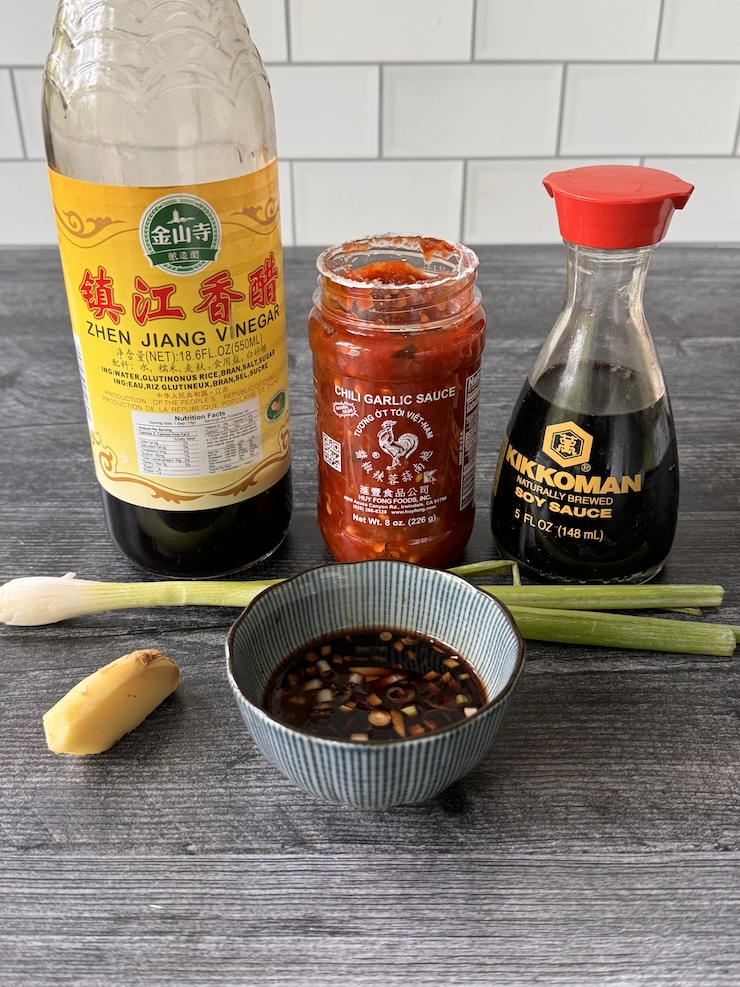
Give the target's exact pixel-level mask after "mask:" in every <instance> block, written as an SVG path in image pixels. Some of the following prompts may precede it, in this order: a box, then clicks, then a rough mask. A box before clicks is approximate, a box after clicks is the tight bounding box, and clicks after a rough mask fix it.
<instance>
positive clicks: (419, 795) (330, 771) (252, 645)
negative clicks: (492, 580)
mask: <svg viewBox="0 0 740 987" xmlns="http://www.w3.org/2000/svg"><path fill="white" fill-rule="evenodd" d="M374 627H377V628H384V627H387V628H389V629H396V630H404V631H407V632H409V633H410V632H416V633H417V634H423V635H427V636H429V637H433V638H436V639H437V640H439V641H442V642H443V643H445V644H447V645H448V646H449V647H450V648H452V649H453V650H454V651H456V652H458V654H460V655H462V657H463V658H465V659H466V661H467V662H468V663H469V664H471V665H472V666H473V669H474V670H475V671H476V672H477V674H478V677H479V678H480V679H481V681H482V682H483V685H484V686H485V689H486V694H487V697H488V702H487V703H486V704H485V706H483V707H482V708H481V709H480V710H479V711H478V712H477V713H475V714H474V715H473V716H470V717H468V718H467V719H465V720H462V721H461V722H459V723H456V724H454V725H452V726H449V727H445V728H443V729H440V730H439V731H437V732H436V733H433V734H428V735H426V736H423V737H418V738H411V739H403V740H398V741H384V742H375V743H373V742H372V741H370V742H366V743H362V742H356V741H349V740H348V741H343V740H335V739H330V738H323V737H317V736H315V735H312V734H309V733H307V732H304V731H301V730H298V729H295V728H293V727H290V726H286V725H285V724H283V723H280V722H278V720H276V719H274V718H273V717H272V716H270V715H269V714H268V713H266V712H265V710H264V709H263V701H264V697H265V692H266V689H267V686H268V683H269V681H270V679H271V677H272V674H273V672H274V671H275V669H276V668H277V667H278V666H279V665H280V664H282V662H283V661H284V660H285V659H286V658H288V656H289V655H291V654H293V653H295V652H296V651H298V650H299V649H300V648H302V647H304V646H307V645H309V644H311V643H312V642H315V641H316V640H317V639H319V638H324V637H326V636H327V635H332V634H335V633H337V632H341V633H348V632H352V631H355V630H361V629H368V628H374ZM226 658H227V670H228V678H229V684H230V686H231V690H232V692H233V694H234V697H235V699H236V702H237V705H238V707H239V712H240V713H241V715H242V718H243V720H244V722H245V724H246V726H247V729H248V730H249V732H250V734H251V735H252V737H253V738H254V741H255V743H256V744H257V747H258V748H259V749H260V750H261V751H262V753H263V754H264V755H265V757H266V758H267V759H268V760H269V761H271V762H272V763H273V764H274V765H275V767H277V768H278V769H279V770H280V771H282V772H283V774H285V775H286V776H287V777H288V778H290V779H291V781H293V782H294V783H295V784H296V785H298V786H299V787H300V788H302V789H304V790H305V791H307V792H309V793H310V794H311V795H314V796H316V797H317V798H319V799H326V800H328V801H332V802H341V803H345V804H347V805H353V806H357V807H359V808H363V809H385V808H388V807H389V806H393V805H399V804H410V803H414V802H421V801H424V800H425V799H429V798H431V797H432V796H434V795H437V794H438V793H439V792H441V791H443V790H444V789H445V788H447V787H448V785H451V784H452V782H454V781H456V780H457V779H458V778H461V777H462V776H463V775H465V774H467V773H468V772H470V771H471V770H472V769H473V768H474V767H475V766H476V764H478V762H479V761H480V760H481V758H483V757H484V756H485V754H486V753H487V752H488V750H489V749H490V747H491V745H492V744H493V741H494V738H495V736H496V734H497V732H498V730H499V727H500V726H501V723H502V721H503V719H504V716H505V714H506V711H507V709H508V707H509V703H510V701H511V698H512V695H513V693H514V688H515V686H516V683H517V680H518V678H519V675H520V673H521V671H522V667H523V664H524V642H523V641H522V638H521V635H520V633H519V631H518V629H517V627H516V624H515V623H514V620H513V618H512V617H511V614H510V613H509V611H508V610H507V609H506V608H505V607H504V606H503V605H502V604H501V603H499V602H498V601H497V600H495V599H494V598H493V597H492V596H489V595H488V594H487V593H484V592H483V591H482V590H479V589H477V588H476V587H474V586H473V585H471V584H470V583H468V582H466V581H465V580H464V579H461V578H460V577H459V576H455V575H453V574H452V573H449V572H443V571H440V570H436V569H426V568H423V567H421V566H416V565H411V564H409V563H405V562H393V561H386V560H376V561H371V562H350V563H343V564H330V565H324V566H318V567H317V568H314V569H309V570H307V571H306V572H303V573H301V574H300V575H298V576H294V577H292V578H290V579H286V580H285V581H284V582H282V583H278V584H277V585H275V586H272V587H270V588H269V589H267V590H265V591H264V592H263V593H262V594H260V596H258V597H257V598H256V599H255V600H254V602H252V603H251V604H250V605H249V606H248V607H247V609H246V610H245V611H244V612H243V613H242V614H241V616H240V617H239V618H238V619H237V620H236V621H235V623H234V624H233V626H232V627H231V630H230V631H229V635H228V638H227V641H226Z"/></svg>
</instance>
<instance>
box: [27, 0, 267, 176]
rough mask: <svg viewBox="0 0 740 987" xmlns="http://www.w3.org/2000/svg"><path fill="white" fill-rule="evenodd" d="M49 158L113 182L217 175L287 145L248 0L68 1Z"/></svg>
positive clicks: (54, 56) (53, 66)
mask: <svg viewBox="0 0 740 987" xmlns="http://www.w3.org/2000/svg"><path fill="white" fill-rule="evenodd" d="M44 129H45V137H46V145H47V157H48V160H49V163H50V164H51V166H52V167H54V168H56V170H58V171H60V172H61V173H63V174H67V175H71V176H72V177H76V178H81V179H84V180H88V181H98V182H103V183H105V182H108V183H111V184H122V185H126V184H153V185H158V184H170V183H172V184H177V183H178V182H179V181H183V182H193V181H213V180H218V179H221V178H228V177H234V176H235V175H237V174H240V173H245V172H249V171H252V170H256V168H259V167H262V166H263V165H264V164H265V163H266V162H267V161H269V160H271V159H272V158H274V157H275V155H276V140H275V124H274V114H273V108H272V99H271V95H270V87H269V82H268V78H267V74H266V71H265V68H264V65H263V64H262V60H261V58H260V56H259V53H258V51H257V49H256V47H255V45H254V44H253V42H252V40H251V37H250V35H249V31H248V28H247V26H246V23H245V21H244V18H243V15H242V13H241V8H240V7H239V4H238V3H237V0H189V2H188V3H185V2H182V3H173V2H172V0H167V2H162V0H160V2H154V3H151V2H149V3H145V4H143V3H131V2H130V0H128V2H124V0H105V2H103V3H98V4H86V3H82V2H81V0H63V2H62V3H61V4H60V7H59V12H58V16H57V22H56V26H55V31H54V38H53V42H52V48H51V51H50V53H49V56H48V59H47V62H46V67H45V78H44Z"/></svg>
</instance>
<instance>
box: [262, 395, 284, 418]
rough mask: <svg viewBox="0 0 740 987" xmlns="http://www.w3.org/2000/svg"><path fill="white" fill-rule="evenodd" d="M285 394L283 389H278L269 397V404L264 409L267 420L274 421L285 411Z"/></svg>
mask: <svg viewBox="0 0 740 987" xmlns="http://www.w3.org/2000/svg"><path fill="white" fill-rule="evenodd" d="M287 400H288V399H287V396H286V394H285V391H278V392H277V394H275V395H274V396H273V397H272V398H270V401H269V404H268V405H267V408H266V409H265V417H266V418H267V420H268V421H269V422H275V421H277V420H278V418H279V417H280V416H281V415H282V413H283V412H284V411H285V403H286V401H287Z"/></svg>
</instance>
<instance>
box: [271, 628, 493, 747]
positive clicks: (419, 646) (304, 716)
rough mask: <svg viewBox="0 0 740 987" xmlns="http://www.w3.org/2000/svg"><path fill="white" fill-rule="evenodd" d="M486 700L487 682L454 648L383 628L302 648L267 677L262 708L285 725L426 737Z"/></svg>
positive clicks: (330, 733)
mask: <svg viewBox="0 0 740 987" xmlns="http://www.w3.org/2000/svg"><path fill="white" fill-rule="evenodd" d="M485 702H486V691H485V688H484V686H483V683H482V682H481V681H480V680H479V678H478V676H477V675H476V674H475V672H474V671H473V669H472V667H471V666H470V665H469V664H468V663H467V662H466V661H465V659H464V658H463V657H461V656H460V655H459V654H457V653H456V652H455V651H454V650H452V649H451V648H449V647H447V646H446V645H444V644H442V643H441V642H440V641H436V640H435V639H434V638H429V637H424V636H421V635H418V634H410V633H409V632H407V631H392V630H388V629H387V628H384V629H383V630H360V631H353V632H352V633H351V634H342V635H338V636H330V637H328V638H326V639H323V640H320V641H316V642H314V643H312V644H311V645H310V646H309V647H308V648H306V649H304V648H301V649H300V650H299V651H298V653H297V654H294V655H291V656H290V657H289V658H288V659H287V661H286V662H284V664H283V665H282V666H281V667H280V668H279V669H278V670H277V672H276V673H275V675H274V676H273V678H272V680H271V681H270V683H269V685H268V687H267V694H266V696H265V709H266V710H267V712H268V713H270V714H271V715H272V716H274V717H275V719H277V720H280V722H281V723H285V724H287V725H288V726H292V727H297V728H298V729H300V730H307V731H308V732H309V733H313V734H316V735H318V736H321V737H334V738H338V739H341V740H352V741H357V742H361V743H366V742H369V741H389V740H391V741H392V740H399V739H403V738H405V737H423V736H424V735H425V734H430V733H434V732H435V731H436V730H440V729H444V728H445V727H449V726H452V725H453V724H454V723H457V722H459V721H460V720H463V719H465V718H466V717H468V716H473V715H474V714H475V713H476V711H477V710H478V709H480V707H481V706H483V705H484V703H485Z"/></svg>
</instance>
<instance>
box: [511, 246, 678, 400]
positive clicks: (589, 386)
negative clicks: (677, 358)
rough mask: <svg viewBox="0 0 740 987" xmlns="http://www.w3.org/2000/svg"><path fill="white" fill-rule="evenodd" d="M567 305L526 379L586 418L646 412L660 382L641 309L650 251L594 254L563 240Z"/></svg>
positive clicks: (662, 385)
mask: <svg viewBox="0 0 740 987" xmlns="http://www.w3.org/2000/svg"><path fill="white" fill-rule="evenodd" d="M565 246H566V258H567V262H566V292H565V306H564V308H563V311H562V312H561V314H560V317H559V318H558V320H557V322H556V323H555V325H554V327H553V330H552V332H551V333H550V335H549V336H548V338H547V340H546V342H545V344H544V346H543V347H542V349H541V350H540V352H539V354H538V356H537V359H536V360H535V362H534V364H533V366H532V369H531V371H530V376H529V381H530V384H531V385H532V387H534V388H535V390H537V392H538V393H539V394H540V395H541V396H542V397H544V398H545V399H546V400H549V401H551V402H553V403H557V404H560V405H562V406H563V407H567V408H572V409H573V410H574V411H577V410H580V411H583V412H588V413H591V414H615V413H621V412H628V411H638V410H641V409H642V408H647V407H649V406H650V405H651V404H653V403H654V402H655V401H657V400H658V399H659V398H660V397H661V396H662V395H663V394H664V393H665V382H664V380H663V375H662V372H661V369H660V363H659V361H658V356H657V353H656V351H655V346H654V343H653V339H652V336H651V335H650V330H649V328H648V325H647V321H646V319H645V315H644V312H643V307H642V296H643V291H644V288H645V278H646V275H647V270H648V266H649V264H650V259H651V257H652V255H653V251H654V249H655V248H654V246H648V247H639V248H636V249H631V250H597V249H594V248H592V247H583V246H579V245H577V244H573V243H568V242H567V241H566V243H565Z"/></svg>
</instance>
